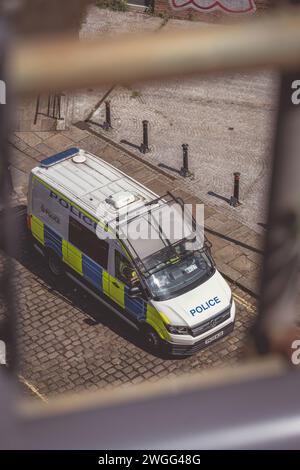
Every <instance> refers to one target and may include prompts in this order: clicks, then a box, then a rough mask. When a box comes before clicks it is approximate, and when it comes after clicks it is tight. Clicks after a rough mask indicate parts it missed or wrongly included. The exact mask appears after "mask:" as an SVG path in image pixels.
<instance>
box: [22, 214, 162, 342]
mask: <svg viewBox="0 0 300 470" xmlns="http://www.w3.org/2000/svg"><path fill="white" fill-rule="evenodd" d="M31 231H32V235H33V236H34V237H35V238H36V240H38V242H40V243H41V244H42V245H43V246H44V247H45V248H49V249H51V250H53V251H54V252H55V253H56V254H57V256H59V258H61V259H62V260H63V261H64V262H65V263H66V264H67V265H68V266H69V267H70V268H72V269H73V270H74V271H76V272H77V274H79V275H80V276H82V277H83V278H84V279H86V280H87V281H88V282H89V283H91V284H92V285H93V286H94V287H95V288H96V289H98V290H99V292H103V293H104V294H105V295H107V297H109V298H110V299H112V300H113V301H114V302H116V303H117V304H118V305H119V306H120V307H122V308H124V309H125V310H126V311H128V313H130V314H131V315H133V316H134V317H135V318H136V319H137V320H139V321H145V322H147V323H149V325H151V326H152V327H153V328H154V329H155V330H156V331H157V333H158V334H159V336H160V337H161V338H162V339H165V340H168V339H170V335H169V333H168V331H167V329H166V327H165V324H168V323H170V322H169V320H168V319H167V317H166V316H165V315H163V314H162V313H160V312H158V311H157V310H156V309H155V308H154V307H153V306H152V305H151V304H148V303H147V302H145V301H144V300H143V299H139V298H132V297H129V295H128V289H129V288H128V286H126V285H125V284H123V283H122V282H120V281H119V280H118V279H116V278H115V277H113V276H111V275H110V274H109V273H108V272H107V271H105V270H104V269H103V268H102V267H101V266H100V265H99V264H97V263H96V262H95V261H93V260H92V259H91V258H89V257H88V256H86V255H85V254H84V253H83V252H81V251H80V250H78V249H77V248H76V247H75V246H74V245H72V244H71V243H69V242H68V241H67V240H64V239H63V238H62V237H61V236H60V235H58V234H57V233H56V232H55V231H54V230H52V229H51V228H50V227H49V226H47V225H46V224H44V222H42V221H41V220H40V219H39V218H38V217H36V216H35V215H33V214H32V215H31Z"/></svg>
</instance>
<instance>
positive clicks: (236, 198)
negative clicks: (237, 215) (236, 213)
mask: <svg viewBox="0 0 300 470" xmlns="http://www.w3.org/2000/svg"><path fill="white" fill-rule="evenodd" d="M233 175H234V181H233V196H231V198H230V205H231V206H233V207H237V206H239V205H240V176H241V173H239V172H238V171H236V172H235V173H233Z"/></svg>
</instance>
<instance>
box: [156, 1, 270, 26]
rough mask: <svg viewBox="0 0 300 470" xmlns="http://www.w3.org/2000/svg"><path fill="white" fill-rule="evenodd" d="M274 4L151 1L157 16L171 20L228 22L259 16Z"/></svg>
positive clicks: (257, 2) (263, 2)
mask: <svg viewBox="0 0 300 470" xmlns="http://www.w3.org/2000/svg"><path fill="white" fill-rule="evenodd" d="M275 3H276V1H274V0H153V9H154V13H155V14H157V15H158V14H161V15H166V16H169V17H172V18H182V19H190V20H193V19H198V20H199V19H200V20H203V21H205V22H228V21H232V20H233V19H234V18H236V19H241V17H244V16H250V15H255V16H257V15H260V14H261V13H263V12H264V11H266V9H269V8H271V7H272V6H273V5H274V4H275Z"/></svg>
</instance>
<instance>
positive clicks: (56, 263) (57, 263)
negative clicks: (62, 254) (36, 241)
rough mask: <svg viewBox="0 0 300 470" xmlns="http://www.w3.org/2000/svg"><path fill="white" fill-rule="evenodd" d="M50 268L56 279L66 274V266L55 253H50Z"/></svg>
mask: <svg viewBox="0 0 300 470" xmlns="http://www.w3.org/2000/svg"><path fill="white" fill-rule="evenodd" d="M48 267H49V270H50V272H51V274H53V276H55V277H60V276H61V275H62V274H63V272H64V266H63V263H62V261H61V259H60V258H59V257H58V256H57V255H56V254H55V253H53V252H51V251H50V252H49V253H48Z"/></svg>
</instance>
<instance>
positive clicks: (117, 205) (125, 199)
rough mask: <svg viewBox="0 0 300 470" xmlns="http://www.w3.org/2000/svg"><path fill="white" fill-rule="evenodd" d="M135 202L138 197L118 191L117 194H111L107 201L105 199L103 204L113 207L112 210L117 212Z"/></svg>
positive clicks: (127, 192)
mask: <svg viewBox="0 0 300 470" xmlns="http://www.w3.org/2000/svg"><path fill="white" fill-rule="evenodd" d="M137 200H138V197H136V196H135V195H134V194H132V193H130V192H129V191H119V192H118V193H115V194H112V195H111V196H109V197H108V198H107V199H105V202H107V204H110V205H111V206H113V208H114V209H116V210H118V209H122V207H126V206H128V204H132V203H133V202H135V201H137Z"/></svg>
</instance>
